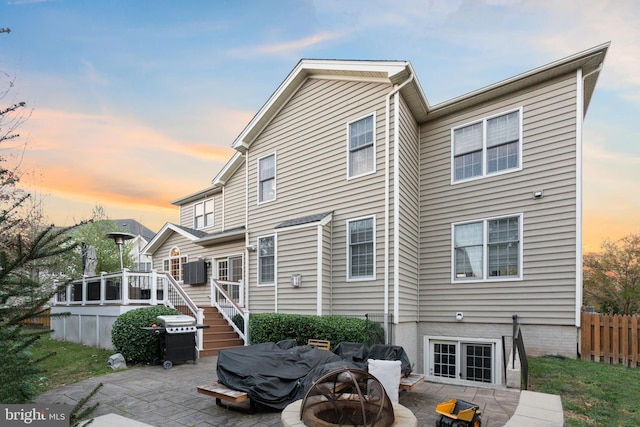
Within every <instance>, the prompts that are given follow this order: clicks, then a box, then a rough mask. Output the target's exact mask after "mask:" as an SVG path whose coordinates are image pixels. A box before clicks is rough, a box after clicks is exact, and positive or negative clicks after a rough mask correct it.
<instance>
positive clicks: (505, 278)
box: [451, 213, 524, 283]
mask: <svg viewBox="0 0 640 427" xmlns="http://www.w3.org/2000/svg"><path fill="white" fill-rule="evenodd" d="M513 217H517V218H518V275H517V276H489V265H488V262H489V260H488V254H489V251H488V246H489V244H488V233H489V230H488V228H489V227H488V222H489V221H494V220H499V219H504V218H513ZM523 222H524V215H523V214H522V213H516V214H511V215H501V216H495V217H490V218H482V219H475V220H470V221H463V222H455V223H453V224H451V282H452V283H476V282H495V281H520V280H522V278H523V272H522V266H523V262H522V254H523V247H524V238H523V235H522V230H523ZM476 223H482V277H481V278H476V277H473V278H466V277H456V242H455V231H456V226H460V225H465V224H476Z"/></svg>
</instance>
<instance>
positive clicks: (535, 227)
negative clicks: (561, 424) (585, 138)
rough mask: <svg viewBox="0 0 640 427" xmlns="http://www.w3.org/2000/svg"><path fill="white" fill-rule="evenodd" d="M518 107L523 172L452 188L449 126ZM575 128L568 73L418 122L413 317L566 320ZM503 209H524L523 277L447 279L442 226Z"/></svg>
mask: <svg viewBox="0 0 640 427" xmlns="http://www.w3.org/2000/svg"><path fill="white" fill-rule="evenodd" d="M520 106H522V107H523V141H524V143H523V155H522V167H523V169H522V170H521V171H516V172H510V173H506V174H502V175H496V176H490V177H485V178H481V179H476V180H472V181H467V182H463V183H458V184H453V185H452V184H451V128H452V127H454V126H458V125H461V124H465V123H469V122H471V121H474V120H477V119H482V118H485V117H487V116H490V115H494V114H499V113H502V112H505V111H508V110H512V109H514V108H518V107H520ZM575 130H576V80H575V75H574V74H571V75H567V76H564V77H561V78H557V79H555V80H552V81H550V82H547V83H545V84H542V85H539V86H537V87H534V88H532V89H530V90H528V91H522V92H519V93H515V94H512V96H510V97H509V98H508V99H501V100H497V101H496V102H494V103H491V104H486V105H483V106H482V108H478V109H475V110H468V111H464V112H461V113H459V114H457V115H453V116H449V117H446V118H443V119H440V120H437V121H434V122H432V123H427V124H425V125H423V126H422V128H421V147H422V153H421V156H422V157H421V181H420V189H421V197H422V201H421V205H420V211H421V216H422V218H423V221H422V225H421V229H420V232H421V235H420V242H421V245H420V268H421V269H420V275H421V286H420V290H419V291H420V301H421V305H420V319H421V321H432V322H437V321H451V320H452V319H453V318H454V316H455V313H456V312H457V311H463V312H464V315H465V320H466V319H468V320H469V321H470V322H480V323H482V322H485V323H510V322H511V316H512V315H513V314H518V316H519V318H520V320H521V322H523V323H528V324H534V323H537V324H559V325H573V324H574V317H575V316H574V313H575V297H576V294H575V290H576V280H577V278H576V235H577V230H576V190H577V189H576V140H575ZM534 191H544V197H543V198H542V199H533V197H532V195H533V192H534ZM511 214H512V215H517V214H522V215H523V235H522V236H520V239H521V240H520V241H521V244H522V245H523V263H522V264H523V272H522V278H523V280H519V281H518V280H516V281H496V280H493V281H487V282H482V283H452V281H451V275H452V274H451V258H452V248H451V239H452V236H451V234H452V229H451V224H452V223H455V222H459V221H469V220H482V219H486V218H490V217H494V216H503V215H511Z"/></svg>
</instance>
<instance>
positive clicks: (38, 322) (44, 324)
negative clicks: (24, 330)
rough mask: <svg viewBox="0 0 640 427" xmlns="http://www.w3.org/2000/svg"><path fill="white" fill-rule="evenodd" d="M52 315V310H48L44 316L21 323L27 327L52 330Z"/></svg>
mask: <svg viewBox="0 0 640 427" xmlns="http://www.w3.org/2000/svg"><path fill="white" fill-rule="evenodd" d="M50 315H51V309H48V310H47V311H46V312H45V313H43V315H41V316H35V317H30V318H28V319H24V320H23V321H22V322H20V323H21V324H23V325H27V326H33V327H40V328H46V329H49V328H51V317H49V316H50Z"/></svg>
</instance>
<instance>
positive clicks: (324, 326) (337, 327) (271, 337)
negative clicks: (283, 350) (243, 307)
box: [249, 313, 384, 348]
mask: <svg viewBox="0 0 640 427" xmlns="http://www.w3.org/2000/svg"><path fill="white" fill-rule="evenodd" d="M249 331H250V332H249V335H250V337H249V338H250V340H251V344H259V343H263V342H278V341H282V340H286V339H295V340H296V342H297V343H298V345H304V344H306V343H307V340H308V339H309V338H318V339H323V340H329V341H331V347H332V348H333V347H335V346H336V345H337V344H338V343H341V342H358V343H364V344H367V345H371V344H378V343H384V330H383V329H382V326H380V325H379V324H378V323H375V322H367V321H366V320H364V319H357V318H353V317H344V316H311V315H302V314H281V313H256V314H252V315H251V316H250V317H249Z"/></svg>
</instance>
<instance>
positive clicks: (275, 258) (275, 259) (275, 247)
mask: <svg viewBox="0 0 640 427" xmlns="http://www.w3.org/2000/svg"><path fill="white" fill-rule="evenodd" d="M268 238H273V281H272V282H263V281H262V276H261V274H260V270H261V268H260V267H261V264H260V261H261V257H260V241H261V240H262V239H268ZM256 253H257V257H258V260H257V263H256V264H257V282H258V286H273V285H275V284H276V280H277V277H278V267H277V266H278V238H277V235H275V234H269V235H265V236H260V237H258V238H257V240H256Z"/></svg>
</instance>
